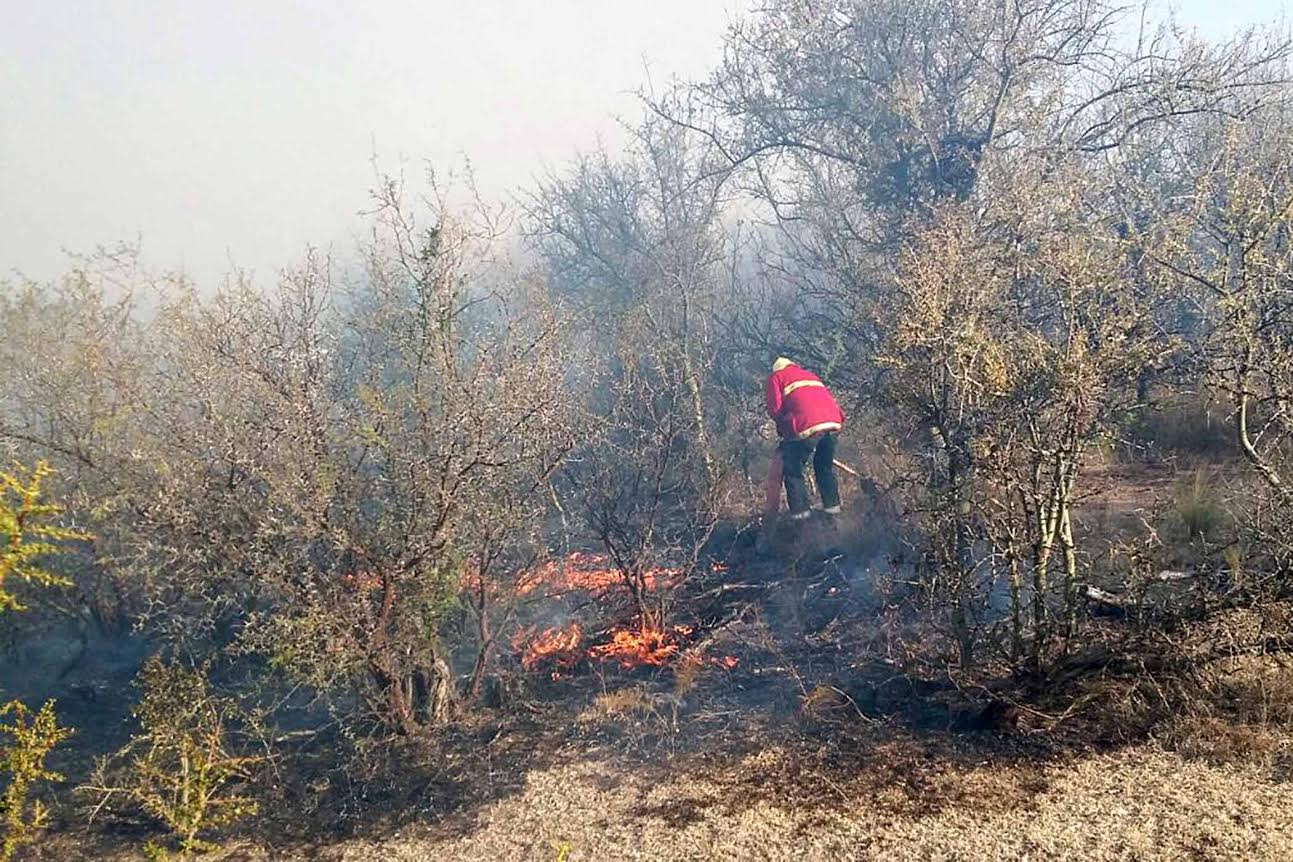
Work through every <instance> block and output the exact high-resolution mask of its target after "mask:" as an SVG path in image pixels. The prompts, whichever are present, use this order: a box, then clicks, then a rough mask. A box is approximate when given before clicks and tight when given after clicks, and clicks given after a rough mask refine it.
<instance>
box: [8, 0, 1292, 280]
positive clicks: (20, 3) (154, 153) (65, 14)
mask: <svg viewBox="0 0 1293 862" xmlns="http://www.w3.org/2000/svg"><path fill="white" fill-rule="evenodd" d="M751 5H753V2H752V0H635V2H628V0H546V2H539V0H528V2H526V0H459V2H448V0H418V2H413V0H313V2H307V0H223V2H210V0H202V2H199V0H165V2H163V0H151V2H150V0H0V276H4V275H7V274H10V273H13V272H15V271H21V272H23V273H25V274H27V275H30V276H32V277H36V278H41V279H43V278H50V277H53V276H55V275H56V274H57V273H59V272H60V271H62V270H63V269H64V268H65V266H66V263H67V260H66V257H65V256H64V254H63V251H62V249H70V250H73V251H86V250H89V249H92V248H93V247H94V246H95V245H96V244H98V243H111V242H114V241H116V240H120V239H128V240H133V239H134V238H136V237H142V240H143V245H144V250H145V255H146V258H147V259H148V260H149V262H151V263H152V264H154V265H157V266H183V267H185V268H187V269H188V270H189V271H190V272H191V273H192V274H193V275H194V276H195V277H197V278H198V279H199V280H201V281H209V280H212V279H214V278H216V277H217V276H218V275H219V274H221V273H223V272H224V271H226V270H227V269H228V268H229V266H230V264H231V262H232V263H233V264H237V265H239V266H244V267H250V268H252V269H254V270H255V271H256V272H257V273H258V275H260V276H262V277H269V276H271V275H272V273H273V272H274V271H275V270H276V269H277V268H279V267H280V266H282V265H284V264H286V263H288V262H289V261H291V260H292V259H293V258H294V257H296V256H297V255H298V254H299V252H300V251H301V249H302V248H303V247H304V246H305V244H307V243H316V244H328V243H334V242H336V243H340V244H342V247H343V248H344V247H345V243H346V242H347V239H348V237H349V236H351V235H352V233H353V231H354V230H355V228H356V225H357V224H358V223H359V221H358V219H357V217H356V213H357V212H358V211H359V210H360V209H362V208H363V207H364V205H365V204H366V201H367V190H368V188H369V187H370V186H371V184H372V169H371V166H370V157H371V156H372V155H373V153H374V150H375V151H376V153H377V154H378V156H379V157H380V160H381V164H382V166H383V167H385V168H387V169H395V168H398V167H399V166H400V165H401V163H403V164H405V165H407V167H408V169H409V172H410V173H411V174H415V173H417V172H418V171H420V165H421V163H422V161H423V160H424V159H429V160H431V161H432V162H434V163H435V164H437V165H442V166H445V167H446V168H452V167H455V166H460V165H461V164H462V160H463V157H464V156H466V157H469V158H470V159H471V161H472V164H473V167H474V169H475V172H476V176H477V178H478V181H479V184H480V186H481V189H482V191H483V192H484V193H485V194H487V195H490V196H502V195H504V194H506V193H507V191H508V190H509V189H511V188H513V187H515V186H518V185H522V184H525V183H527V182H528V181H529V180H530V179H531V178H532V177H533V176H535V175H536V174H537V173H540V172H541V171H542V169H543V168H544V166H545V165H552V164H560V163H561V162H562V161H564V160H565V159H567V158H568V157H570V156H571V155H572V154H573V153H574V152H575V151H576V150H578V149H580V148H584V147H590V146H593V145H595V144H596V142H597V140H598V138H599V136H600V137H601V138H603V139H604V140H606V142H607V143H608V144H611V145H613V144H614V143H615V142H616V141H617V140H619V132H618V129H617V127H616V124H615V121H614V119H613V117H614V115H616V114H619V115H623V116H632V115H633V114H634V113H636V105H635V102H634V99H633V97H632V95H631V91H633V90H634V89H636V88H637V87H638V86H640V85H641V84H642V83H643V82H644V81H645V80H646V76H647V72H648V70H649V72H650V75H651V76H652V78H653V79H654V80H655V81H657V82H664V81H666V80H667V79H668V78H670V77H671V76H674V75H678V76H682V77H694V76H697V75H700V74H702V73H703V72H704V70H705V69H707V68H708V67H709V66H710V65H711V64H712V63H713V61H714V60H715V59H716V57H717V55H718V47H719V41H720V38H721V35H722V32H723V30H724V28H725V26H726V24H727V22H728V21H729V20H730V19H731V18H732V17H733V16H734V15H739V14H741V13H742V12H743V11H744V10H745V9H747V8H749V7H750V6H751ZM1173 5H1175V6H1176V8H1177V9H1178V10H1179V18H1180V20H1182V22H1184V23H1186V24H1188V25H1190V26H1194V27H1198V28H1199V29H1200V30H1203V31H1205V32H1226V31H1230V30H1232V29H1234V28H1236V27H1238V26H1240V25H1243V24H1247V23H1252V22H1258V21H1269V20H1272V19H1275V18H1277V17H1279V16H1280V15H1281V14H1282V12H1283V10H1284V7H1285V2H1284V0H1227V2H1225V3H1224V4H1222V3H1218V2H1216V0H1178V2H1176V3H1174V4H1173Z"/></svg>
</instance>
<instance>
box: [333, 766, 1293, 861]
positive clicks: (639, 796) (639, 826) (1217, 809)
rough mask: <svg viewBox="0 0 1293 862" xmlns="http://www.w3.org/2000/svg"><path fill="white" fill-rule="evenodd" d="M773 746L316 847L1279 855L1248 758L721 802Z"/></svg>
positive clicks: (599, 769)
mask: <svg viewBox="0 0 1293 862" xmlns="http://www.w3.org/2000/svg"><path fill="white" fill-rule="evenodd" d="M788 757H789V755H788V754H787V753H785V752H783V751H779V750H768V751H765V752H762V753H761V754H758V755H755V756H751V757H748V758H746V759H745V760H743V761H741V762H740V763H738V764H736V765H735V766H733V767H732V769H731V771H729V772H723V771H717V772H715V773H713V774H712V775H707V776H704V777H698V776H696V775H692V774H687V773H680V774H677V775H676V776H675V777H673V778H670V779H667V780H659V779H657V778H655V777H654V776H650V775H647V774H644V773H643V772H642V771H639V770H632V769H629V770H624V769H622V768H619V767H615V766H612V765H610V764H608V763H606V762H603V761H597V760H588V761H583V762H579V763H571V764H568V765H564V766H560V767H557V768H553V769H547V770H543V771H538V772H535V773H533V774H531V775H530V776H529V779H528V781H527V784H526V787H525V790H524V792H523V793H522V794H520V795H518V796H516V797H514V798H511V799H507V800H504V801H501V802H498V803H496V804H495V805H493V806H492V807H491V808H490V809H488V810H487V811H485V812H483V813H482V814H481V816H480V817H479V819H478V821H477V824H476V826H475V828H474V829H472V830H470V831H469V832H468V834H465V835H459V836H456V837H454V836H445V837H438V836H437V835H435V834H434V833H428V832H425V831H422V832H419V830H409V831H407V832H406V833H404V834H402V835H399V836H395V837H393V838H391V839H388V840H386V841H383V842H381V844H380V845H375V844H371V843H365V842H354V843H351V844H347V845H343V846H338V847H334V848H331V851H330V853H331V854H332V855H327V856H323V857H319V858H332V859H335V860H338V862H342V860H344V862H369V860H378V859H380V860H382V862H414V860H426V859H446V860H447V859H463V860H491V862H494V860H498V862H507V860H516V862H519V860H550V859H551V858H552V847H554V846H564V845H565V844H569V845H570V847H571V848H572V850H571V852H570V854H569V856H568V859H569V862H579V860H606V859H615V860H702V859H750V860H764V859H766V860H774V859H775V860H782V859H785V860H791V859H794V860H805V862H812V860H838V859H858V860H865V859H877V860H878V859H884V860H895V862H903V860H949V862H950V860H966V862H973V860H998V859H1033V860H1052V859H1072V860H1079V859H1080V860H1096V862H1100V860H1178V859H1204V860H1212V859H1215V860H1222V859H1236V860H1239V859H1242V860H1264V859H1269V860H1286V859H1289V858H1293V818H1291V817H1290V816H1289V811H1290V810H1291V809H1290V806H1291V805H1293V788H1290V787H1289V786H1288V785H1287V784H1281V783H1279V782H1277V781H1275V780H1272V778H1271V777H1270V776H1269V775H1268V774H1267V773H1266V772H1264V771H1262V770H1259V769H1256V768H1253V767H1233V766H1227V767H1218V766H1213V765H1209V764H1206V763H1203V762H1199V761H1187V760H1184V759H1182V758H1181V757H1180V756H1178V755H1176V754H1173V753H1170V752H1165V751H1162V750H1160V749H1157V748H1151V747H1141V748H1135V749H1126V750H1123V751H1121V752H1118V753H1112V754H1102V755H1092V756H1088V757H1085V758H1082V759H1079V760H1076V761H1073V762H1071V763H1062V764H1055V765H1051V766H1047V767H1044V768H1041V769H1038V768H1036V767H1019V766H1014V767H1001V766H991V765H983V766H980V767H973V766H970V767H960V768H955V769H948V768H937V767H934V766H932V765H931V767H930V769H931V770H932V771H931V773H930V774H929V775H926V776H923V782H922V781H917V782H915V783H914V784H913V783H912V780H911V779H913V778H914V776H911V775H891V776H890V780H889V781H887V782H881V783H879V784H874V783H871V784H868V783H866V782H862V781H859V782H848V783H846V784H842V785H837V786H836V788H835V790H836V791H837V792H838V794H839V795H840V796H841V798H840V804H838V805H827V806H817V807H805V806H802V805H795V804H785V803H784V802H781V801H778V800H777V799H775V798H769V797H767V796H766V795H763V794H751V795H750V796H749V797H748V798H746V799H741V798H733V795H732V790H733V787H748V786H750V784H749V782H751V781H755V782H757V780H758V778H759V777H760V775H761V774H764V773H780V772H781V771H782V770H784V769H786V768H787V767H788V764H787V763H786V762H785V761H786V758H788ZM883 766H884V765H883V763H877V764H874V765H873V766H871V767H868V766H862V770H861V771H862V772H866V771H867V770H868V769H871V768H881V769H882V768H883ZM735 773H743V774H741V775H736V774H735ZM814 778H815V776H814V775H813V774H811V773H808V774H803V775H802V776H801V780H803V781H805V782H809V781H812V780H814ZM733 782H735V784H734V783H733ZM922 790H923V791H925V792H928V793H930V794H934V795H946V794H947V793H949V792H954V793H960V794H961V797H960V799H959V801H957V802H954V803H952V804H946V805H943V806H941V807H934V808H929V807H927V806H922V805H920V804H918V803H920V801H921V800H920V798H919V797H920V794H921V792H922ZM913 803H917V804H913Z"/></svg>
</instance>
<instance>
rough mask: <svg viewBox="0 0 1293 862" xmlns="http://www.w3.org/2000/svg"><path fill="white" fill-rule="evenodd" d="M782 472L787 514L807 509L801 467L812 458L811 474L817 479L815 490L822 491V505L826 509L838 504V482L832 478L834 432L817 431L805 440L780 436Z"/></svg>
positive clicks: (820, 492)
mask: <svg viewBox="0 0 1293 862" xmlns="http://www.w3.org/2000/svg"><path fill="white" fill-rule="evenodd" d="M777 448H778V449H779V450H780V451H781V476H782V481H783V482H785V485H786V502H787V503H789V504H790V514H792V515H797V514H800V513H803V512H807V511H808V509H809V503H808V484H807V483H806V482H805V481H804V467H805V466H806V465H807V464H808V459H809V457H811V458H812V459H813V476H814V477H816V479H817V492H818V493H819V494H821V495H822V505H823V506H825V507H826V508H827V509H829V508H831V507H833V506H838V505H839V504H840V485H839V482H838V481H837V480H836V479H835V435H834V434H833V433H827V434H820V435H818V436H816V437H810V438H808V439H807V440H782V441H781V445H780V446H778V447H777Z"/></svg>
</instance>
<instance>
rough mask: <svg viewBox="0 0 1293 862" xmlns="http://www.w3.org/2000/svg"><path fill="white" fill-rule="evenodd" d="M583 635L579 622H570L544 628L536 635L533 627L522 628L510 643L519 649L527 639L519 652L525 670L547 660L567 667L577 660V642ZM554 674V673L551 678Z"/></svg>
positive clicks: (554, 676)
mask: <svg viewBox="0 0 1293 862" xmlns="http://www.w3.org/2000/svg"><path fill="white" fill-rule="evenodd" d="M583 637H584V632H583V629H581V628H580V627H579V623H571V624H570V625H568V626H566V627H565V628H561V627H559V626H557V627H554V628H550V629H544V630H543V631H542V632H540V633H539V634H537V635H535V634H534V629H533V628H530V629H524V630H522V631H520V632H518V633H517V635H516V637H514V638H513V640H512V645H513V646H514V647H516V648H518V649H519V648H520V646H521V644H525V643H526V641H527V640H528V641H529V643H528V644H526V645H525V647H524V649H523V650H522V652H521V667H523V668H525V669H526V670H533V669H534V668H535V667H536V666H537V665H539V664H540V663H542V662H545V661H549V660H551V661H552V663H553V664H555V665H556V666H557V667H569V666H570V665H572V664H574V663H575V662H577V661H579V642H580V641H581V640H583ZM556 676H557V675H556V674H555V673H554V674H553V678H554V679H555V678H556Z"/></svg>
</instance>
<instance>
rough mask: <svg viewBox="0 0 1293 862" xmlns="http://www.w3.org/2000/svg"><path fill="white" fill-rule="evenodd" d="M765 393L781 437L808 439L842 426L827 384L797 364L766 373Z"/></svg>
mask: <svg viewBox="0 0 1293 862" xmlns="http://www.w3.org/2000/svg"><path fill="white" fill-rule="evenodd" d="M765 395H766V396H767V402H768V415H769V416H771V417H772V418H773V420H775V421H776V423H777V433H778V434H780V435H781V439H783V440H807V439H808V438H809V437H812V436H814V435H816V434H823V433H825V432H827V431H838V430H840V429H841V428H843V427H844V414H843V413H842V412H841V411H840V407H839V405H838V404H836V403H835V399H834V398H832V397H831V393H830V390H829V389H827V388H826V384H825V383H822V381H821V380H819V379H818V378H817V375H816V374H813V373H812V372H811V371H805V370H804V369H802V368H800V367H799V366H798V365H787V366H786V367H785V368H783V369H781V370H780V371H774V372H772V373H771V374H770V375H768V383H767V386H766V387H765Z"/></svg>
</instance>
